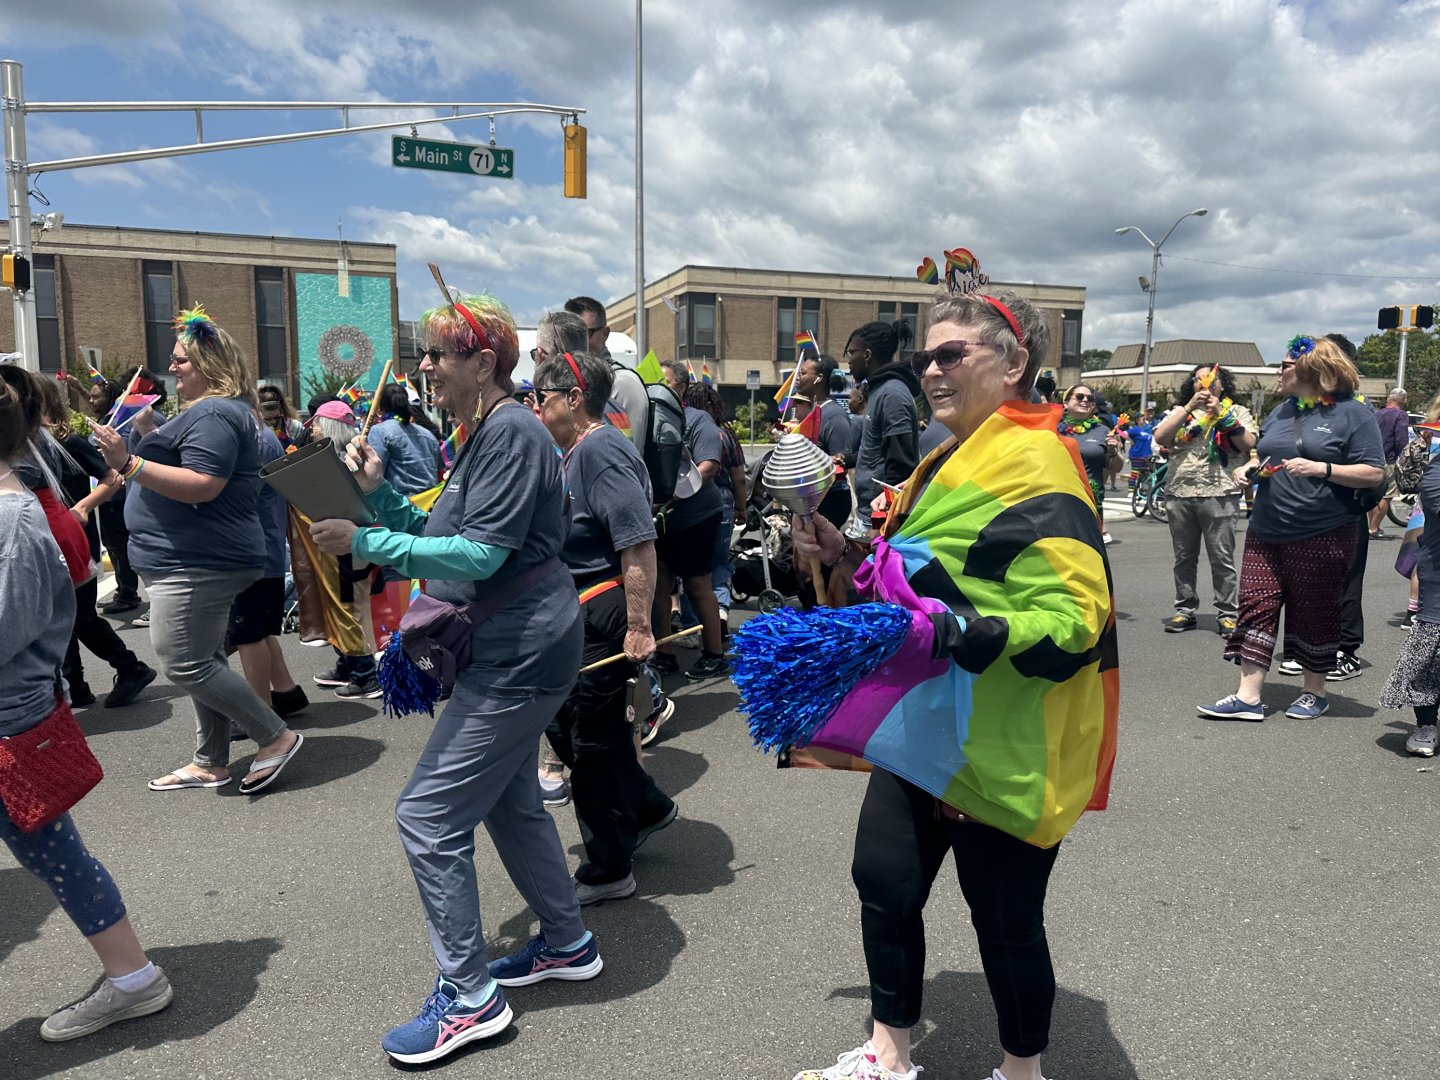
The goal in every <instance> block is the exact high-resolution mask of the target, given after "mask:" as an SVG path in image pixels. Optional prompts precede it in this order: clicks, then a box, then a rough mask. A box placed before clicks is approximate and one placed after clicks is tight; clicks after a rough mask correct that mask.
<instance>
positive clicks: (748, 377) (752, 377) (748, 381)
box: [745, 368, 760, 390]
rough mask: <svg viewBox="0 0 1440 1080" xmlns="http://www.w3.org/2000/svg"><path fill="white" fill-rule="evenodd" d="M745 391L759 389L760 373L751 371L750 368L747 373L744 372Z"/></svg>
mask: <svg viewBox="0 0 1440 1080" xmlns="http://www.w3.org/2000/svg"><path fill="white" fill-rule="evenodd" d="M745 389H746V390H759V389H760V372H758V371H756V370H755V369H753V368H751V369H750V370H748V371H746V372H745Z"/></svg>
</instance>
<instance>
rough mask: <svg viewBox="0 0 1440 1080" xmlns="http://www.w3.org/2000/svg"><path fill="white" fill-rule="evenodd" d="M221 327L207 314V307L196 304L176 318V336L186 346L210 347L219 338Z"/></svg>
mask: <svg viewBox="0 0 1440 1080" xmlns="http://www.w3.org/2000/svg"><path fill="white" fill-rule="evenodd" d="M219 329H220V328H219V327H218V326H216V325H215V323H214V322H213V321H212V320H211V318H210V316H209V315H206V314H205V305H203V304H196V305H195V306H194V307H193V308H190V309H189V310H188V311H182V312H180V313H179V314H178V315H176V316H175V336H176V337H177V338H179V339H180V340H181V341H183V342H185V344H187V345H190V344H194V343H197V342H198V343H199V344H201V345H210V344H212V343H214V341H215V340H216V338H217V336H218V331H219Z"/></svg>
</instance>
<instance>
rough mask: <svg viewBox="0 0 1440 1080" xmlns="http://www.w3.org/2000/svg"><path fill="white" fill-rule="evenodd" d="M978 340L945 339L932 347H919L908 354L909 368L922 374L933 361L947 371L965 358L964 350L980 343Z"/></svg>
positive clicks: (917, 373)
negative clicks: (916, 350) (942, 342)
mask: <svg viewBox="0 0 1440 1080" xmlns="http://www.w3.org/2000/svg"><path fill="white" fill-rule="evenodd" d="M982 344H984V342H980V341H961V340H959V339H957V340H955V341H947V342H945V343H944V344H943V345H937V346H935V348H933V349H921V350H919V351H918V352H913V353H911V354H910V370H911V371H913V372H915V374H916V375H924V374H925V372H926V371H927V370H928V369H929V367H930V365H931V364H932V363H933V364H934V365H935V366H936V367H938V368H939V369H940V370H941V371H949V370H950V369H951V368H954V367H956V366H958V365H959V363H960V361H962V360H964V359H965V350H966V349H968V348H969V347H970V346H972V345H982Z"/></svg>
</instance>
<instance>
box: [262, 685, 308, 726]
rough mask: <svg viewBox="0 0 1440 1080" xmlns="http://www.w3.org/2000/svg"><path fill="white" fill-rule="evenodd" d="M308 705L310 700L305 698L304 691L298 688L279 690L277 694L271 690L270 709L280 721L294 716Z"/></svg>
mask: <svg viewBox="0 0 1440 1080" xmlns="http://www.w3.org/2000/svg"><path fill="white" fill-rule="evenodd" d="M309 704H310V699H309V698H307V697H306V696H305V691H304V690H303V689H302V688H301V687H298V686H297V687H295V688H294V689H293V690H281V691H278V692H277V691H274V690H272V691H271V692H270V707H271V708H272V709H274V710H275V714H276V715H277V716H279V717H280V718H281V719H284V718H285V717H287V716H294V715H295V714H296V713H297V712H299V711H300V710H301V709H304V708H306V707H307V706H308V705H309Z"/></svg>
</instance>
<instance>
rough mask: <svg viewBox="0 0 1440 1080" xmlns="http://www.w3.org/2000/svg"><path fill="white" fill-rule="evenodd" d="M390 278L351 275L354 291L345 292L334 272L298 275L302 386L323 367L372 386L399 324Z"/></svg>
mask: <svg viewBox="0 0 1440 1080" xmlns="http://www.w3.org/2000/svg"><path fill="white" fill-rule="evenodd" d="M392 311H393V306H392V298H391V281H390V279H389V278H386V277H361V276H359V275H356V274H352V275H350V295H349V296H341V295H340V286H339V278H337V277H336V276H335V275H334V274H296V275H295V312H296V330H297V336H298V338H299V345H300V356H299V371H300V390H301V394H302V396H305V395H308V393H309V389H308V387H309V383H310V380H312V379H313V378H315V377H316V376H317V375H318V374H320V373H321V372H322V371H327V372H331V373H335V374H340V375H343V376H344V377H345V378H346V379H347V380H349V381H352V382H353V381H354V380H356V379H359V380H360V385H361V386H364V387H367V388H373V387H374V386H375V383H376V381H377V380H378V379H379V378H380V369H381V368H383V367H384V366H385V361H386V360H388V359H390V355H391V350H392V344H391V343H392V342H393V341H394V332H395V324H394V321H393V319H392V318H391V312H392Z"/></svg>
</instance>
